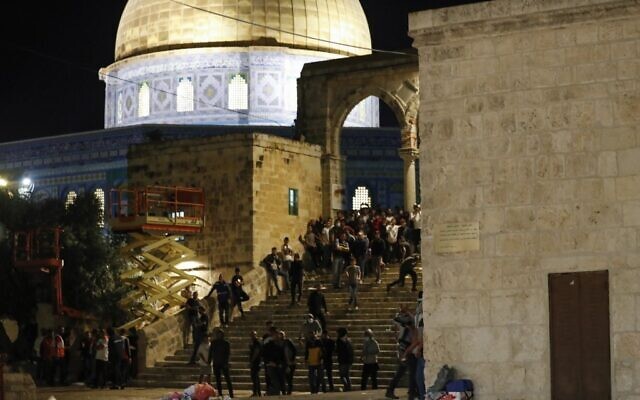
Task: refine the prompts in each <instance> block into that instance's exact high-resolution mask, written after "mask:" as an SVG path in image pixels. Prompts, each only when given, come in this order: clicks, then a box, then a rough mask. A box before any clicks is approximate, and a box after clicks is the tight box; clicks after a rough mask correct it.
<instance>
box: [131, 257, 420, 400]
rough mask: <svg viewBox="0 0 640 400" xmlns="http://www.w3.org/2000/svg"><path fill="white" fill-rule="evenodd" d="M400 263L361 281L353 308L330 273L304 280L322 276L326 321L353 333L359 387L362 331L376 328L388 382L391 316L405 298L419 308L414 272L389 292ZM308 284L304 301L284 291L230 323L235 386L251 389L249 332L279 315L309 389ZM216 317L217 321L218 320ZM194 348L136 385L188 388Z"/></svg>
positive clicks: (300, 382) (193, 375) (298, 384)
mask: <svg viewBox="0 0 640 400" xmlns="http://www.w3.org/2000/svg"><path fill="white" fill-rule="evenodd" d="M397 271H398V267H397V265H388V268H387V269H386V270H385V271H384V272H383V274H382V283H381V284H379V285H376V284H375V283H374V282H373V279H372V278H371V277H369V278H367V279H366V280H365V283H364V284H362V285H361V287H360V292H359V295H358V301H359V310H358V311H348V310H347V302H348V299H349V294H348V292H347V289H346V288H343V289H340V290H335V289H332V288H331V285H330V283H329V282H330V281H331V278H330V276H328V275H321V276H318V277H317V278H315V279H309V280H307V282H306V283H305V285H306V286H307V287H309V286H310V285H312V284H315V283H318V282H321V283H323V284H324V287H326V289H324V290H323V293H324V295H325V298H326V301H327V307H328V309H329V313H330V314H329V315H328V316H327V327H328V330H329V332H330V334H331V337H332V338H333V339H335V338H336V333H335V332H336V329H337V328H339V327H345V328H347V329H348V330H349V337H350V338H351V341H352V343H353V346H354V351H355V363H354V365H353V367H352V369H351V379H352V385H353V386H354V388H359V385H360V377H361V374H362V363H361V362H360V354H361V352H362V343H363V340H364V336H363V332H364V330H365V329H367V328H371V329H372V330H373V332H374V335H375V337H376V339H377V340H378V342H379V344H380V350H381V353H380V355H379V358H378V360H379V361H378V362H379V365H380V370H379V372H378V386H379V387H386V385H387V384H388V383H389V381H390V380H391V378H392V377H393V373H394V371H395V368H396V349H397V347H396V333H395V331H394V324H393V322H392V319H393V317H394V315H395V313H396V312H397V311H398V307H399V306H400V305H401V304H406V305H407V306H409V309H410V310H411V311H412V312H413V310H414V309H415V304H416V299H417V292H412V291H411V278H410V277H407V280H406V282H405V286H404V287H399V286H395V287H393V288H392V289H391V291H390V292H388V293H387V290H386V286H387V283H389V282H391V281H393V280H395V279H397V276H398V272H397ZM421 276H422V274H421V271H420V268H418V285H417V286H418V290H420V289H421V288H422V283H421ZM307 294H308V289H305V290H304V291H303V294H302V301H301V304H300V305H296V306H290V305H289V303H290V300H291V298H290V295H289V293H283V294H281V295H280V296H278V297H277V298H271V299H269V300H267V301H263V302H262V303H260V304H259V305H257V306H254V307H252V308H251V311H249V312H245V319H240V318H236V319H235V320H233V321H232V322H231V324H230V325H229V328H227V329H225V337H226V339H227V340H229V342H230V343H231V376H232V379H233V386H234V390H251V379H250V374H249V366H248V354H249V350H248V349H249V342H250V339H249V335H250V333H251V331H252V330H255V331H257V332H258V335H259V336H261V335H262V334H263V333H264V330H265V322H266V321H267V320H272V321H274V325H275V326H276V327H277V328H278V329H281V330H284V331H285V332H286V333H287V336H288V337H289V338H291V339H292V340H293V341H294V343H296V347H297V349H298V355H299V356H298V358H297V360H298V365H297V369H296V375H295V378H294V391H301V392H306V391H308V378H307V369H306V368H305V367H304V363H303V356H304V347H303V346H302V344H301V343H298V341H297V339H296V338H297V336H298V334H299V331H300V326H301V324H302V320H303V317H304V316H305V315H306V314H307V307H306V298H307ZM216 322H217V321H216ZM191 351H192V348H191V347H190V346H189V347H188V348H186V349H184V350H181V351H178V352H177V353H176V354H174V355H173V356H169V357H167V359H166V360H165V361H163V362H159V363H157V364H156V366H155V367H154V368H149V369H146V370H145V371H144V372H142V373H140V374H139V375H138V378H137V379H136V380H135V381H134V382H133V385H134V386H143V387H165V388H185V387H187V386H189V385H191V384H193V383H194V382H195V381H196V380H197V378H198V374H199V372H198V367H196V366H190V365H187V362H188V361H189V357H190V355H191ZM338 376H339V375H338V364H337V362H336V361H335V354H334V385H335V386H336V388H339V387H341V386H342V385H341V384H340V381H339V378H338ZM260 380H261V384H262V387H263V391H264V390H265V388H264V376H263V373H261V378H260Z"/></svg>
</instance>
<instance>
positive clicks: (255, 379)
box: [249, 331, 262, 397]
mask: <svg viewBox="0 0 640 400" xmlns="http://www.w3.org/2000/svg"><path fill="white" fill-rule="evenodd" d="M261 358H262V342H261V341H260V339H258V332H256V331H252V332H251V343H250V344H249V369H250V372H251V396H252V397H253V396H258V397H260V396H262V392H261V391H260V360H261Z"/></svg>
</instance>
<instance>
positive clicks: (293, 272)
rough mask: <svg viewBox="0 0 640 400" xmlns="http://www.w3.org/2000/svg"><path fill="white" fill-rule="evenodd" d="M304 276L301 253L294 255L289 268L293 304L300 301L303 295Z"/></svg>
mask: <svg viewBox="0 0 640 400" xmlns="http://www.w3.org/2000/svg"><path fill="white" fill-rule="evenodd" d="M303 276H304V271H303V266H302V260H300V254H298V253H295V254H294V255H293V262H292V263H291V266H290V268H289V289H290V290H291V305H292V306H293V305H294V304H295V303H300V297H302V279H303ZM296 291H297V292H298V300H296Z"/></svg>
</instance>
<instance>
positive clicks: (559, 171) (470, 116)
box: [410, 0, 640, 400]
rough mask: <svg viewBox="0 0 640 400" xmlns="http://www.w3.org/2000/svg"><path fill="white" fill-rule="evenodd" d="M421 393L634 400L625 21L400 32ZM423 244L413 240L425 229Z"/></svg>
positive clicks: (530, 7) (634, 174) (596, 5)
mask: <svg viewBox="0 0 640 400" xmlns="http://www.w3.org/2000/svg"><path fill="white" fill-rule="evenodd" d="M410 34H411V35H412V37H413V38H414V39H415V42H414V46H415V47H416V48H418V49H419V54H420V85H421V93H422V95H421V104H420V114H419V116H420V134H421V139H422V142H421V143H422V145H421V161H422V163H421V183H422V204H423V209H424V210H426V211H425V212H428V214H429V215H430V217H431V224H430V226H429V228H430V230H431V231H432V232H433V236H432V237H429V238H428V240H423V242H422V243H423V255H424V259H423V267H424V272H423V273H424V278H423V279H424V282H425V283H424V285H425V287H424V289H425V295H426V297H425V301H424V304H425V326H426V332H425V337H426V347H425V352H426V357H427V358H428V359H429V360H430V363H429V368H428V376H429V377H433V376H434V373H435V372H436V371H437V369H438V368H439V367H440V365H442V364H444V363H449V364H452V365H454V366H455V367H456V368H457V370H458V371H459V374H460V375H462V376H464V377H468V378H470V379H473V380H474V382H475V384H476V389H477V390H476V397H477V398H478V399H480V400H483V399H608V398H615V399H635V398H637V397H638V393H640V317H639V316H640V313H639V309H638V307H639V304H640V303H639V302H638V300H639V299H640V286H639V282H640V258H639V255H640V252H639V242H638V239H639V233H640V232H639V228H640V148H639V147H638V146H640V142H639V138H640V136H639V135H638V134H639V131H638V126H639V122H640V69H639V67H640V4H639V3H638V2H637V1H631V0H627V1H617V0H580V1H573V0H553V1H534V2H531V1H526V0H496V1H491V2H483V3H476V4H472V5H466V6H460V7H453V8H448V9H441V10H434V11H423V12H418V13H414V14H412V15H410ZM423 231H424V229H423Z"/></svg>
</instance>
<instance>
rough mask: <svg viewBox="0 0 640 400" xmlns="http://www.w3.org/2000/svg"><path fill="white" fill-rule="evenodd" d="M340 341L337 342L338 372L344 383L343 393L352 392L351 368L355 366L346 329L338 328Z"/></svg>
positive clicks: (351, 346)
mask: <svg viewBox="0 0 640 400" xmlns="http://www.w3.org/2000/svg"><path fill="white" fill-rule="evenodd" d="M337 333H338V340H336V353H337V356H338V370H339V371H340V380H341V381H342V391H343V392H349V391H351V377H350V372H351V366H352V365H353V345H352V344H351V340H350V339H349V337H348V336H347V334H348V331H347V329H346V328H338V330H337Z"/></svg>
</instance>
